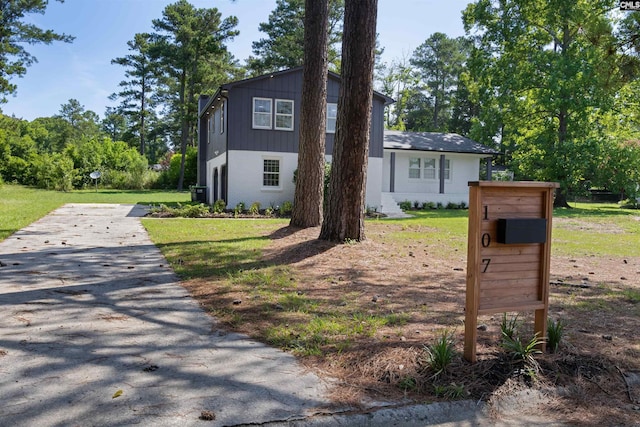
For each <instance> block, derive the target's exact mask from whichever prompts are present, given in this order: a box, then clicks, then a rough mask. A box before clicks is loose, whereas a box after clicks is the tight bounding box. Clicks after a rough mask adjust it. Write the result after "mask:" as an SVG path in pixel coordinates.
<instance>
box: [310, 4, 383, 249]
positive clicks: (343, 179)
mask: <svg viewBox="0 0 640 427" xmlns="http://www.w3.org/2000/svg"><path fill="white" fill-rule="evenodd" d="M377 10H378V1H377V0H346V1H345V17H344V32H343V37H342V84H341V86H340V97H339V100H338V117H337V125H336V134H335V142H334V147H333V165H332V167H331V182H330V186H329V198H328V200H327V212H326V216H325V219H324V221H323V223H322V230H321V231H320V238H321V239H323V240H330V241H338V242H344V241H345V240H356V241H362V240H364V239H365V234H364V203H365V191H366V182H367V165H368V157H369V128H370V124H371V106H372V100H373V65H374V56H375V55H374V49H375V41H376V19H377Z"/></svg>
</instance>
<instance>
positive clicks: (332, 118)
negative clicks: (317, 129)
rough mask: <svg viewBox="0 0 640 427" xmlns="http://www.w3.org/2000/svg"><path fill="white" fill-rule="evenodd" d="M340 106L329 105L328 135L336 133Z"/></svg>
mask: <svg viewBox="0 0 640 427" xmlns="http://www.w3.org/2000/svg"><path fill="white" fill-rule="evenodd" d="M337 118H338V104H333V103H327V133H336V120H337Z"/></svg>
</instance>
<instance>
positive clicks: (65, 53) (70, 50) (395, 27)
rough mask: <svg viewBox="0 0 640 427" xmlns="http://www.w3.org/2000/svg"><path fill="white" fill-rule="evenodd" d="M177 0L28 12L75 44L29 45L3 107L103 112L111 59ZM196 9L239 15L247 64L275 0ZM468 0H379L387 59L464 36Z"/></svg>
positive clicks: (23, 111) (222, 1)
mask: <svg viewBox="0 0 640 427" xmlns="http://www.w3.org/2000/svg"><path fill="white" fill-rule="evenodd" d="M174 2H175V0H65V2H64V3H59V2H57V1H53V0H51V1H50V2H49V6H48V8H47V11H46V13H45V14H44V15H38V14H36V15H29V16H28V19H29V20H30V21H31V22H33V23H35V24H36V25H38V26H39V27H40V28H45V29H52V30H54V31H56V32H58V33H65V34H69V35H72V36H75V37H76V39H75V41H74V42H73V43H71V44H69V43H54V44H51V45H36V46H27V47H26V49H27V51H29V52H30V53H32V54H33V55H35V56H36V57H37V58H38V62H37V63H36V64H34V65H32V66H31V67H29V69H28V70H27V74H26V75H25V76H24V77H23V78H19V79H18V78H14V79H13V80H12V82H13V83H16V84H17V85H18V91H17V94H16V95H15V96H9V102H8V103H6V104H0V110H1V111H2V113H4V114H7V115H9V116H11V115H14V116H15V117H18V118H23V119H26V120H33V119H35V118H37V117H49V116H53V115H55V114H58V112H59V111H60V106H61V105H62V104H65V103H67V102H68V100H69V99H72V98H73V99H77V100H78V101H79V102H80V104H82V105H83V106H84V107H85V109H87V110H92V111H94V112H95V113H97V114H98V115H99V116H100V117H103V116H104V112H105V108H106V107H107V106H115V105H116V103H115V102H112V101H110V100H109V99H108V96H109V95H110V94H112V93H113V92H115V91H117V90H118V83H119V82H120V81H122V80H123V79H124V68H123V67H121V66H119V65H112V64H111V60H112V59H114V58H117V57H122V56H125V55H127V53H128V51H127V41H129V40H132V39H133V37H134V35H135V34H136V33H141V32H145V31H151V21H152V20H153V19H156V18H161V17H162V11H163V9H164V8H165V6H167V5H168V4H171V3H174ZM190 2H191V4H193V5H194V6H196V7H199V8H201V7H216V8H217V9H218V10H219V11H220V12H221V13H222V16H223V18H224V17H227V16H230V15H234V16H236V17H237V18H238V21H239V25H238V29H239V30H240V35H239V36H238V37H236V38H235V39H234V40H233V41H231V42H229V43H228V48H229V50H230V51H231V53H232V54H233V55H234V56H235V57H236V58H237V59H239V60H240V61H241V62H243V61H244V60H245V59H246V58H247V57H248V56H249V55H250V54H251V42H253V41H256V40H259V39H260V38H263V37H265V35H264V33H261V32H260V31H259V30H258V25H259V24H260V23H261V22H266V21H267V20H268V17H269V13H271V11H272V10H273V9H274V8H275V4H276V0H236V1H235V2H233V1H231V0H190ZM469 2H470V0H378V28H377V30H378V34H379V40H380V45H381V46H382V47H384V55H383V60H384V61H385V62H391V61H392V60H395V59H400V58H402V57H409V56H410V55H411V53H412V52H413V50H414V49H415V48H417V47H418V46H419V45H420V44H421V43H422V42H424V41H425V40H426V39H427V38H428V37H429V36H430V35H431V34H433V33H435V32H442V33H445V34H447V35H449V36H450V37H458V36H461V35H464V30H463V27H462V20H461V12H462V10H463V9H464V8H465V7H466V5H467V4H468V3H469Z"/></svg>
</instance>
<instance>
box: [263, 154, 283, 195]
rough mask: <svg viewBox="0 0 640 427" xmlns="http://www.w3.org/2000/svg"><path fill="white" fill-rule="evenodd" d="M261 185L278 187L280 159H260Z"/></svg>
mask: <svg viewBox="0 0 640 427" xmlns="http://www.w3.org/2000/svg"><path fill="white" fill-rule="evenodd" d="M262 162H263V163H262V186H263V187H268V188H279V187H280V159H275V158H265V159H263V160H262Z"/></svg>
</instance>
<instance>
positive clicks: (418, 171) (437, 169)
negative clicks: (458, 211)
mask: <svg viewBox="0 0 640 427" xmlns="http://www.w3.org/2000/svg"><path fill="white" fill-rule="evenodd" d="M495 154H498V152H497V151H495V150H493V149H491V148H489V147H486V146H484V145H482V144H479V143H477V142H475V141H472V140H471V139H469V138H465V137H464V136H460V135H457V134H454V133H432V132H399V131H389V130H387V131H385V133H384V160H383V182H382V192H383V195H390V196H391V197H392V198H393V200H394V201H395V202H397V203H400V202H402V201H405V200H409V201H411V202H416V201H417V202H420V203H425V202H434V203H442V204H443V205H446V204H447V203H449V202H452V203H460V202H465V203H468V201H469V186H468V182H469V181H477V180H478V178H479V176H480V160H481V159H483V158H490V157H492V156H493V155H495ZM487 165H488V167H489V170H488V171H487V176H491V171H490V167H491V161H489V162H487ZM387 200H388V199H387ZM383 205H384V203H383ZM383 211H384V209H383Z"/></svg>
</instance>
